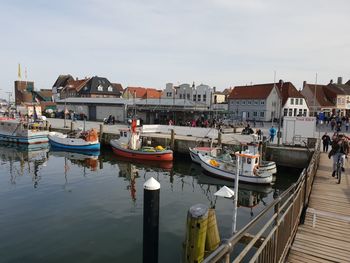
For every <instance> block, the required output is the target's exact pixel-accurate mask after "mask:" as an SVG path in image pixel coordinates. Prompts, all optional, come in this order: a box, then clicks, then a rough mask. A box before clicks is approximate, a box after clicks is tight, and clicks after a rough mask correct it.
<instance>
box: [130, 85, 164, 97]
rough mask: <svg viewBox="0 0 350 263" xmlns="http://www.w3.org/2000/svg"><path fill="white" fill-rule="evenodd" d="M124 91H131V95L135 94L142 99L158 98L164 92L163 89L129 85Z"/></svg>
mask: <svg viewBox="0 0 350 263" xmlns="http://www.w3.org/2000/svg"><path fill="white" fill-rule="evenodd" d="M124 92H127V93H129V94H130V95H131V96H134V94H135V95H136V96H135V97H136V98H140V99H146V98H148V99H158V98H160V96H161V94H162V91H161V90H157V89H154V88H143V87H127V88H126V89H125V91H124Z"/></svg>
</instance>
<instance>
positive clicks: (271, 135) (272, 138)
mask: <svg viewBox="0 0 350 263" xmlns="http://www.w3.org/2000/svg"><path fill="white" fill-rule="evenodd" d="M269 132H270V142H273V140H274V139H275V136H276V129H275V128H274V127H273V126H272V127H271V128H270V130H269Z"/></svg>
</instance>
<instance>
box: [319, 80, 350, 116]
mask: <svg viewBox="0 0 350 263" xmlns="http://www.w3.org/2000/svg"><path fill="white" fill-rule="evenodd" d="M325 94H326V96H327V97H328V98H329V99H330V100H332V102H333V103H334V104H335V107H336V111H335V114H336V115H339V116H346V115H349V114H350V86H349V85H346V84H343V78H342V77H338V81H337V83H333V80H331V81H330V83H329V84H328V85H327V86H326V87H325Z"/></svg>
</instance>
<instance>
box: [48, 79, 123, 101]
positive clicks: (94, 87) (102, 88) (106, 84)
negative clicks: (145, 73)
mask: <svg viewBox="0 0 350 263" xmlns="http://www.w3.org/2000/svg"><path fill="white" fill-rule="evenodd" d="M122 90H123V87H122V86H121V84H118V83H111V82H110V81H109V80H108V79H107V78H104V77H98V76H94V77H91V78H88V77H85V78H84V79H78V78H76V79H74V78H73V77H72V76H71V75H60V76H59V77H58V78H57V80H56V81H55V83H54V85H53V86H52V93H53V97H54V99H55V100H58V99H64V98H70V97H86V98H120V97H121V95H122Z"/></svg>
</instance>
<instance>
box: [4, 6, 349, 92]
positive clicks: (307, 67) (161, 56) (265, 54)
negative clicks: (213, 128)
mask: <svg viewBox="0 0 350 263" xmlns="http://www.w3.org/2000/svg"><path fill="white" fill-rule="evenodd" d="M0 11H1V15H0V33H1V40H0V66H1V74H0V89H1V90H0V96H1V97H4V96H5V92H6V91H12V90H13V81H14V80H16V79H17V68H18V66H17V65H18V63H20V64H21V67H22V77H23V78H24V68H25V67H26V68H27V72H28V73H27V74H28V80H33V81H35V87H36V89H40V88H51V87H52V84H53V83H54V81H55V79H56V78H57V76H58V75H59V74H68V73H69V74H71V75H73V76H74V77H79V78H83V77H85V76H94V75H98V76H104V77H107V78H108V79H109V80H110V81H111V82H117V83H121V84H122V85H123V87H126V86H128V85H129V86H144V87H155V88H164V87H165V83H167V82H173V83H175V84H178V83H179V84H180V83H192V82H193V81H194V82H195V83H196V84H201V83H204V84H208V85H211V86H216V87H217V89H218V90H223V89H224V88H227V87H230V86H235V85H245V84H250V83H253V84H256V83H265V82H272V81H273V78H274V71H276V80H278V79H283V80H284V81H292V82H293V83H294V85H295V86H296V87H297V88H300V87H301V86H302V81H303V80H306V81H308V82H311V83H314V82H315V75H316V72H317V73H318V83H324V84H327V83H328V82H329V80H330V79H334V80H335V79H336V78H337V77H338V76H342V77H343V79H344V80H345V81H347V80H348V79H350V1H348V0H344V1H342V0H333V1H326V0H307V1H305V0H303V1H301V0H293V1H290V0H289V1H287V0H286V1H285V0H278V1H277V0H276V1H274V0H239V1H238V0H171V1H169V0H60V1H48V0H30V1H28V0H22V1H20V0H0ZM6 97H7V96H6Z"/></svg>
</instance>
